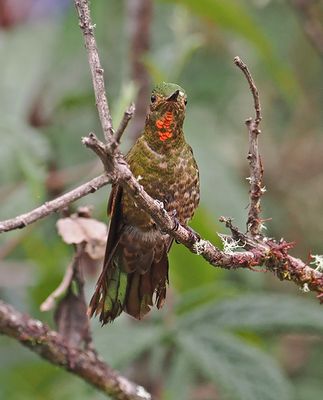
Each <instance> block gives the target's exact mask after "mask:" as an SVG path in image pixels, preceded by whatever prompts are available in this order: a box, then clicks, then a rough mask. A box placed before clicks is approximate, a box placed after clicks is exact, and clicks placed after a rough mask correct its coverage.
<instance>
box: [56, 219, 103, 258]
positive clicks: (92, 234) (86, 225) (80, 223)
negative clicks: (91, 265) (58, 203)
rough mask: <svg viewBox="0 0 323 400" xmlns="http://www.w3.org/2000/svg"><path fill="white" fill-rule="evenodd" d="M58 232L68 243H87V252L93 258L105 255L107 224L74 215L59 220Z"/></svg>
mask: <svg viewBox="0 0 323 400" xmlns="http://www.w3.org/2000/svg"><path fill="white" fill-rule="evenodd" d="M56 226H57V230H58V233H59V234H60V235H61V237H62V238H63V240H64V242H65V243H67V244H79V243H82V242H85V243H86V247H85V252H86V253H87V254H88V255H89V257H90V258H91V259H93V260H100V259H101V258H103V257H104V251H105V244H106V240H107V226H106V224H104V223H102V222H99V221H97V220H95V219H93V218H83V217H78V216H77V215H75V214H74V215H72V216H71V217H69V218H61V219H59V220H58V221H57V224H56Z"/></svg>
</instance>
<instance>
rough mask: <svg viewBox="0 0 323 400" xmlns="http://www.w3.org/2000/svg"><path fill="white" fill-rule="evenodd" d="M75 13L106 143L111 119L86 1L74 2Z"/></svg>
mask: <svg viewBox="0 0 323 400" xmlns="http://www.w3.org/2000/svg"><path fill="white" fill-rule="evenodd" d="M74 2H75V7H76V11H77V13H78V17H79V25H80V28H81V29H82V32H83V37H84V43H85V47H86V49H87V55H88V60H89V65H90V70H91V75H92V82H93V85H94V94H95V102H96V106H97V109H98V113H99V118H100V122H101V126H102V129H103V134H104V137H105V140H106V141H107V142H111V141H113V133H114V131H113V127H112V118H111V114H110V110H109V105H108V101H107V97H106V90H105V84H104V77H103V73H104V70H103V68H102V66H101V62H100V58H99V54H98V50H97V45H96V40H95V38H94V34H93V30H94V28H95V25H93V24H92V21H91V14H90V9H89V5H88V1H87V0H74Z"/></svg>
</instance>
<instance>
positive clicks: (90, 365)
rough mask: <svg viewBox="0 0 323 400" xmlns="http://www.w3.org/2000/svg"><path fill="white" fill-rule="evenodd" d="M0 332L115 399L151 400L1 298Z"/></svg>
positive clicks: (96, 359) (93, 356)
mask: <svg viewBox="0 0 323 400" xmlns="http://www.w3.org/2000/svg"><path fill="white" fill-rule="evenodd" d="M0 333H1V334H4V335H7V336H10V337H12V338H14V339H16V340H18V341H19V342H20V343H21V344H22V345H24V346H26V347H28V348H29V349H30V350H32V351H34V352H35V353H37V354H38V355H40V356H41V357H42V358H44V359H46V360H47V361H49V362H50V363H52V364H54V365H58V366H60V367H62V368H64V369H66V370H67V371H69V372H71V373H73V374H75V375H77V376H79V377H80V378H82V379H84V380H85V381H86V382H88V383H89V384H91V385H93V386H95V387H96V388H98V389H100V390H101V391H102V392H104V393H106V394H108V395H110V396H111V397H113V398H114V399H116V400H150V399H151V396H150V394H149V393H147V392H146V390H145V389H144V388H143V387H142V386H138V385H136V384H135V383H133V382H130V381H129V380H128V379H126V378H124V377H123V376H121V375H119V373H118V372H117V371H115V370H113V369H112V368H110V367H109V366H108V365H107V364H105V363H104V362H103V361H102V360H101V359H100V358H99V357H98V356H97V355H96V354H95V353H94V352H93V351H85V350H82V349H79V348H75V347H71V346H70V345H67V343H66V342H65V340H64V338H63V337H62V336H61V335H60V334H59V333H57V332H55V331H51V330H50V329H49V327H48V326H47V325H45V324H43V323H42V322H41V321H39V320H35V319H32V318H30V317H29V316H27V315H25V314H21V313H20V312H18V311H17V310H15V309H14V308H13V307H12V306H10V305H8V304H6V303H4V302H2V301H0Z"/></svg>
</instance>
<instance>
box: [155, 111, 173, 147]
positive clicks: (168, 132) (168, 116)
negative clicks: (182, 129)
mask: <svg viewBox="0 0 323 400" xmlns="http://www.w3.org/2000/svg"><path fill="white" fill-rule="evenodd" d="M173 119H174V116H173V113H172V112H171V111H167V112H166V113H165V114H164V115H163V116H162V118H160V119H158V120H157V121H156V127H157V129H158V135H159V140H161V141H162V142H164V141H165V140H167V139H170V138H171V137H172V136H173V131H172V129H171V125H172V122H173Z"/></svg>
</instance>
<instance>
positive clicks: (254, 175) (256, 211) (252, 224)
mask: <svg viewBox="0 0 323 400" xmlns="http://www.w3.org/2000/svg"><path fill="white" fill-rule="evenodd" d="M234 63H235V65H236V66H237V67H238V68H240V69H241V71H242V72H243V73H244V75H245V77H246V79H247V81H248V83H249V87H250V90H251V93H252V96H253V101H254V108H255V118H254V119H252V118H249V119H247V120H246V125H247V127H248V132H249V152H248V156H247V159H248V161H249V170H250V177H249V180H250V191H249V195H250V205H249V212H248V219H247V231H248V232H250V234H251V235H252V236H257V235H259V233H260V231H261V226H262V225H261V219H260V212H261V208H260V200H261V196H262V195H263V193H264V192H265V189H264V188H263V187H262V177H263V168H262V163H261V157H260V154H259V149H258V135H259V134H260V130H259V124H260V122H261V119H262V116H261V106H260V100H259V93H258V90H257V87H256V85H255V82H254V80H253V78H252V76H251V74H250V72H249V69H248V67H247V65H246V64H245V63H244V62H243V61H242V60H241V59H240V58H239V57H235V58H234Z"/></svg>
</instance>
